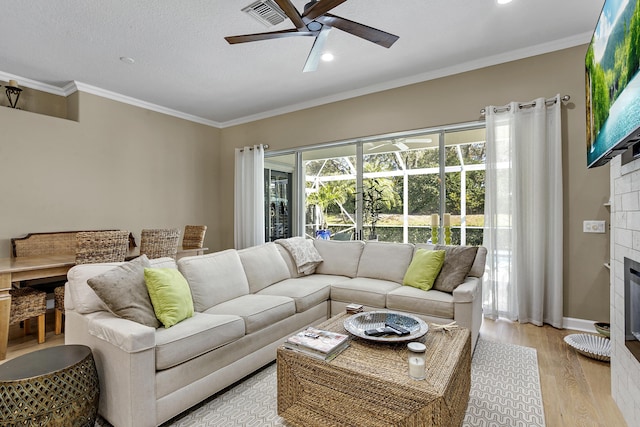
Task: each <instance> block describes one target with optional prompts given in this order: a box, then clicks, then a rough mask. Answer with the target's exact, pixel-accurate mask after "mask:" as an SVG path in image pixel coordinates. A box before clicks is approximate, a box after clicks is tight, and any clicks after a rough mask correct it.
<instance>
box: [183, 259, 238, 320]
mask: <svg viewBox="0 0 640 427" xmlns="http://www.w3.org/2000/svg"><path fill="white" fill-rule="evenodd" d="M178 269H179V270H180V272H181V273H182V275H183V276H184V277H185V278H186V279H187V282H189V287H190V288H191V295H192V296H193V307H194V309H195V311H199V312H203V311H205V310H207V309H208V308H211V307H213V306H214V305H216V304H220V303H222V302H225V301H229V300H231V299H233V298H237V297H239V296H242V295H247V294H248V293H249V282H248V281H247V276H246V275H245V274H244V269H243V268H242V262H240V257H239V256H238V252H237V251H236V250H235V249H227V250H226V251H222V252H215V253H212V254H207V255H201V256H192V257H186V258H181V259H179V260H178Z"/></svg>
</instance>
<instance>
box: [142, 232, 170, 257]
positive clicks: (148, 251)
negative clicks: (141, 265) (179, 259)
mask: <svg viewBox="0 0 640 427" xmlns="http://www.w3.org/2000/svg"><path fill="white" fill-rule="evenodd" d="M179 239H180V230H178V229H177V228H170V229H165V228H159V229H145V230H142V233H141V236H140V255H142V254H145V255H146V256H147V258H149V259H153V258H162V257H171V258H173V259H175V258H176V255H177V253H178V240H179Z"/></svg>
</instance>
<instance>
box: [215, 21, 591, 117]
mask: <svg viewBox="0 0 640 427" xmlns="http://www.w3.org/2000/svg"><path fill="white" fill-rule="evenodd" d="M592 35H593V33H582V34H578V35H576V36H572V37H567V38H564V39H560V40H555V41H553V42H549V43H543V44H539V45H535V46H531V47H527V48H524V49H518V50H513V51H510V52H505V53H502V54H500V55H494V56H488V57H485V58H482V59H479V60H476V61H469V62H466V63H463V64H459V65H455V66H453V67H447V68H442V69H439V70H434V71H429V72H426V73H420V74H416V75H413V76H409V77H406V78H402V79H396V80H391V81H388V82H384V83H381V84H376V85H371V86H367V87H364V88H360V89H355V90H352V91H348V92H342V93H339V94H337V95H331V96H326V97H323V98H317V99H314V100H311V101H305V102H302V103H299V104H294V105H288V106H286V107H283V108H278V109H274V110H269V111H265V112H263V113H259V114H254V115H250V116H245V117H241V118H238V119H235V120H229V121H226V122H222V123H221V124H220V127H222V128H225V127H229V126H236V125H241V124H245V123H249V122H253V121H257V120H262V119H267V118H270V117H275V116H279V115H282V114H287V113H292V112H295V111H299V110H303V109H306V108H312V107H318V106H321V105H325V104H330V103H332V102H338V101H344V100H346V99H351V98H356V97H358V96H364V95H369V94H372V93H376V92H382V91H385V90H390V89H396V88H399V87H402V86H408V85H411V84H415V83H421V82H426V81H429V80H435V79H438V78H441V77H447V76H452V75H454V74H460V73H464V72H467V71H473V70H478V69H480V68H486V67H491V66H493V65H498V64H503V63H506V62H511V61H517V60H519V59H524V58H528V57H531V56H537V55H543V54H545V53H550V52H554V51H557V50H562V49H568V48H571V47H575V46H580V45H583V44H587V43H589V41H590V40H591V37H592Z"/></svg>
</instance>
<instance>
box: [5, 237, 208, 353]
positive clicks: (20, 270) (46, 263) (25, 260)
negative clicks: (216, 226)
mask: <svg viewBox="0 0 640 427" xmlns="http://www.w3.org/2000/svg"><path fill="white" fill-rule="evenodd" d="M208 249H209V248H183V247H178V253H177V256H176V258H182V257H184V256H194V255H203V254H204V253H205V251H207V250H208ZM139 255H140V250H139V248H134V249H133V250H130V251H129V252H128V254H127V259H133V258H135V257H137V256H139ZM74 265H76V262H75V254H64V255H42V256H25V257H10V258H0V360H4V359H5V358H6V356H7V343H8V341H9V317H10V314H11V294H10V293H9V291H10V290H11V287H12V286H13V287H20V283H21V282H23V281H25V280H33V279H46V278H51V277H59V276H66V275H67V272H68V271H69V269H71V267H73V266H74Z"/></svg>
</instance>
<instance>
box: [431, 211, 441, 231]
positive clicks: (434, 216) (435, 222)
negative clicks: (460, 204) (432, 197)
mask: <svg viewBox="0 0 640 427" xmlns="http://www.w3.org/2000/svg"><path fill="white" fill-rule="evenodd" d="M439 222H440V218H439V217H438V214H431V228H437V227H438V223H439Z"/></svg>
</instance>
